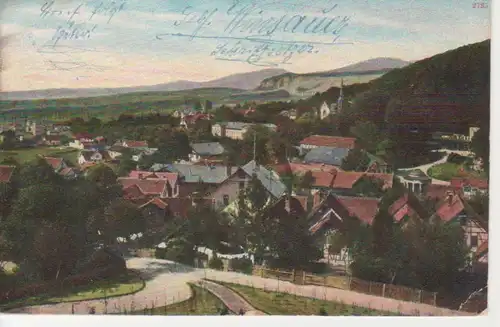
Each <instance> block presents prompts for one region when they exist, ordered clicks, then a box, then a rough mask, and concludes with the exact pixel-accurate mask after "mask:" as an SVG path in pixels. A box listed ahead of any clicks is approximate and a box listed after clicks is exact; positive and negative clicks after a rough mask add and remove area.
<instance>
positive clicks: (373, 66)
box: [257, 58, 409, 96]
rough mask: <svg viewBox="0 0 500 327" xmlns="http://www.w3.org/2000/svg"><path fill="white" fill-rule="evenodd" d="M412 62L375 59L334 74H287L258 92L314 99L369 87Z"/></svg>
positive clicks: (264, 81)
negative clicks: (339, 89) (358, 86)
mask: <svg viewBox="0 0 500 327" xmlns="http://www.w3.org/2000/svg"><path fill="white" fill-rule="evenodd" d="M408 64H409V62H407V61H404V60H400V59H394V58H373V59H369V60H366V61H362V62H358V63H355V64H352V65H349V66H345V67H341V68H338V69H334V70H328V71H321V72H313V73H307V74H295V73H285V74H281V75H276V76H272V77H269V78H267V79H265V80H263V81H262V83H261V84H260V85H259V87H258V88H257V90H260V91H264V90H266V91H270V90H278V89H282V90H286V91H287V92H289V93H290V94H291V95H300V96H303V95H309V96H310V95H313V94H315V93H317V92H325V91H327V90H328V89H330V88H332V87H338V86H340V82H341V80H343V82H344V85H351V84H361V83H367V82H369V81H371V80H373V79H376V78H378V77H380V76H382V75H383V74H385V73H387V72H388V71H390V70H391V69H394V68H400V67H404V66H406V65H408Z"/></svg>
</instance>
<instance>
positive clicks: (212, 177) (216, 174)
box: [163, 164, 238, 184]
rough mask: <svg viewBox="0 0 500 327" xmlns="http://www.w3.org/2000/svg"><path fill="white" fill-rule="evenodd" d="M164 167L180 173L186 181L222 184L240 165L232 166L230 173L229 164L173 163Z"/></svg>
mask: <svg viewBox="0 0 500 327" xmlns="http://www.w3.org/2000/svg"><path fill="white" fill-rule="evenodd" d="M163 168H164V169H167V170H168V171H171V172H176V173H178V174H179V175H180V176H181V177H183V179H184V182H186V183H198V182H199V181H200V180H201V181H202V182H203V183H208V184H220V183H222V182H223V181H225V180H226V179H227V178H228V177H229V176H231V175H232V174H234V173H235V172H236V171H237V170H238V167H230V174H229V175H228V172H227V166H212V165H192V164H171V165H168V166H165V167H163Z"/></svg>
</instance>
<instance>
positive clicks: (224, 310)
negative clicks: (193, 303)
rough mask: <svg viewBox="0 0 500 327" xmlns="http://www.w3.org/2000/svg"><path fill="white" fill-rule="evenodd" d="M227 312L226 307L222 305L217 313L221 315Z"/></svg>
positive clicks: (225, 314)
mask: <svg viewBox="0 0 500 327" xmlns="http://www.w3.org/2000/svg"><path fill="white" fill-rule="evenodd" d="M228 314H229V310H228V309H227V307H222V308H220V309H219V315H221V316H227V315H228Z"/></svg>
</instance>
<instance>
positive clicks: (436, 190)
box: [425, 184, 457, 199]
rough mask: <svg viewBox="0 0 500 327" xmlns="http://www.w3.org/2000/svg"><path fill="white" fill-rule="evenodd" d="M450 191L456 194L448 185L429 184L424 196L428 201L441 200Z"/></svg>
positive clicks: (454, 189)
mask: <svg viewBox="0 0 500 327" xmlns="http://www.w3.org/2000/svg"><path fill="white" fill-rule="evenodd" d="M450 191H453V192H456V191H457V189H456V188H454V187H452V186H450V185H441V184H430V185H429V186H427V191H426V194H425V195H426V197H428V198H430V199H442V198H443V197H444V196H446V194H447V193H448V192H450Z"/></svg>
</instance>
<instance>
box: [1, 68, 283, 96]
mask: <svg viewBox="0 0 500 327" xmlns="http://www.w3.org/2000/svg"><path fill="white" fill-rule="evenodd" d="M286 72H287V71H286V70H284V69H274V68H271V69H263V70H258V71H254V72H249V73H239V74H233V75H229V76H225V77H222V78H218V79H215V80H211V81H208V82H192V81H182V80H181V81H175V82H170V83H164V84H157V85H147V86H133V87H118V88H88V89H46V90H33V91H14V92H0V99H1V100H29V99H33V100H35V99H56V98H82V97H99V96H108V95H115V94H124V93H134V92H162V91H163V92H165V91H181V90H190V89H199V88H231V89H240V90H241V91H246V90H252V89H255V88H256V87H257V86H259V84H260V82H261V81H262V80H263V79H266V78H269V77H271V76H275V75H281V74H283V73H286Z"/></svg>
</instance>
